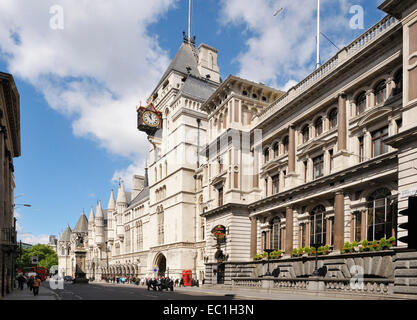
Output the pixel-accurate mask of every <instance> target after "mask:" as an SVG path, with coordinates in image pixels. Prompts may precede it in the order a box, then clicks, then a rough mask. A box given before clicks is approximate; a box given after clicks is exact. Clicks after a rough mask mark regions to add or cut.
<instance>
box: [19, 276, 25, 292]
mask: <svg viewBox="0 0 417 320" xmlns="http://www.w3.org/2000/svg"><path fill="white" fill-rule="evenodd" d="M17 282H18V283H19V289H20V290H23V285H24V283H25V282H26V279H25V277H24V276H23V275H22V274H20V275H19V276H18V277H17Z"/></svg>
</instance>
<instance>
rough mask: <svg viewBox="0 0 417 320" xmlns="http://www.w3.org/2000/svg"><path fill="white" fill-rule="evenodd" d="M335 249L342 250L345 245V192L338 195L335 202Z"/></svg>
mask: <svg viewBox="0 0 417 320" xmlns="http://www.w3.org/2000/svg"><path fill="white" fill-rule="evenodd" d="M334 212H335V215H334V248H335V250H340V249H342V248H343V245H344V236H345V235H344V233H345V230H344V221H345V196H344V194H343V192H338V193H336V197H335V201H334Z"/></svg>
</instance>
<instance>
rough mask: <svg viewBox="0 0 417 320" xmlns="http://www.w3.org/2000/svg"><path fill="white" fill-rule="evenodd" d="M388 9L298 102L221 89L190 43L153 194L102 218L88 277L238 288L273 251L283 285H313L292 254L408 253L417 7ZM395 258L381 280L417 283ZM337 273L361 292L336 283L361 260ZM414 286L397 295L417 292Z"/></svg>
mask: <svg viewBox="0 0 417 320" xmlns="http://www.w3.org/2000/svg"><path fill="white" fill-rule="evenodd" d="M379 8H380V9H381V10H384V11H385V12H386V13H387V14H388V15H387V16H386V17H385V18H383V19H382V20H381V21H379V22H378V23H377V24H376V25H375V26H373V27H372V28H370V29H369V30H367V31H366V32H365V33H364V34H363V35H361V36H360V37H358V38H357V39H355V40H354V41H353V42H352V43H351V44H349V45H348V46H346V47H345V48H343V49H342V50H340V51H339V52H338V53H337V54H336V55H335V56H334V57H332V58H331V59H330V60H329V61H327V62H326V63H325V64H323V65H322V66H321V67H320V68H318V69H317V70H316V71H314V72H313V73H312V74H310V75H309V76H308V77H306V78H305V79H304V80H302V81H301V82H300V83H298V84H297V85H295V86H294V87H292V88H291V89H290V90H288V92H281V91H279V90H276V89H273V88H270V87H267V86H265V85H264V84H260V83H254V82H252V81H249V80H246V79H241V78H239V77H236V76H232V75H231V76H229V77H228V78H227V79H226V80H224V81H223V80H221V79H220V70H219V68H218V65H217V55H218V52H217V50H216V49H214V48H212V47H210V46H207V45H205V44H202V45H200V46H199V48H196V47H195V44H194V43H193V41H191V39H184V43H183V44H182V46H181V48H180V50H179V51H178V53H177V55H176V57H175V58H174V60H173V61H172V63H171V65H170V67H169V68H168V70H167V72H166V73H165V74H164V75H163V77H162V79H161V81H160V83H159V84H158V86H157V87H156V89H155V91H154V92H153V93H152V95H151V100H152V101H153V103H154V105H155V107H156V108H157V109H158V110H159V111H160V112H161V113H162V114H163V129H162V130H160V132H158V134H156V135H155V136H152V137H151V136H150V137H149V141H150V165H149V180H147V179H144V180H147V182H148V183H145V184H144V185H143V184H142V180H141V179H142V178H140V177H135V178H134V179H135V180H134V185H135V188H134V190H132V194H131V195H128V194H127V193H126V192H125V191H124V189H123V186H122V185H121V187H120V188H119V191H118V196H117V201H115V200H114V197H113V195H112V196H111V197H110V201H109V205H108V208H107V209H106V210H102V209H101V204H99V206H98V207H97V210H96V215H95V216H94V212H93V211H92V212H91V215H90V224H89V228H88V237H89V241H88V250H89V252H90V260H89V261H90V262H89V263H90V264H89V265H90V268H91V267H92V266H94V268H93V269H91V270H92V271H90V274H93V275H97V274H103V273H107V274H108V273H110V274H135V275H145V276H146V275H154V274H157V273H161V274H167V273H168V270H169V275H173V276H179V275H180V274H181V271H182V270H184V269H190V270H192V271H193V274H194V277H196V278H198V279H200V280H202V279H205V280H206V283H208V284H215V283H224V282H225V283H229V284H232V283H233V279H232V278H233V275H235V276H239V275H246V276H248V275H251V276H256V274H258V275H260V274H262V273H260V271H259V268H258V267H256V266H255V265H256V263H254V262H251V261H252V259H253V257H254V256H255V255H256V254H257V253H262V252H263V251H264V250H265V249H276V250H281V251H282V253H283V255H284V259H289V260H285V261H284V260H283V262H282V263H281V265H282V264H283V265H282V267H283V268H284V267H285V268H287V270H288V272H287V273H285V272H283V273H282V274H281V277H285V274H287V275H291V276H293V277H301V276H304V277H309V276H311V274H312V270H311V268H310V266H309V267H303V265H304V263H305V261H304V262H303V264H298V265H295V264H294V263H295V262H294V261H292V260H291V253H292V251H293V249H294V248H304V247H307V246H311V245H313V244H317V243H321V244H323V245H325V244H327V245H328V246H329V247H330V249H331V250H332V251H333V255H338V254H339V253H340V250H341V249H342V248H343V246H344V244H345V242H353V241H358V242H360V241H362V240H368V241H374V240H380V239H381V238H386V239H389V238H391V237H395V238H396V239H397V241H396V243H395V248H397V249H401V248H406V243H403V242H402V241H401V240H400V239H402V238H403V237H404V236H406V235H407V232H408V230H406V229H404V228H402V226H403V223H404V222H407V217H406V216H403V215H401V214H399V212H401V210H403V209H405V208H406V207H407V199H408V196H409V195H413V194H416V193H417V172H416V168H417V166H416V163H417V155H416V154H417V152H416V139H415V136H416V134H417V102H416V101H417V89H416V88H417V68H416V54H417V27H416V26H417V4H416V3H415V1H411V0H410V1H398V0H389V1H385V2H384V3H383V4H381V6H380V7H379ZM103 217H104V218H103ZM92 221H94V223H92ZM103 221H104V222H103ZM216 226H221V227H224V230H225V231H226V234H225V238H223V239H222V241H219V240H217V239H215V238H214V237H213V235H212V234H211V231H212V230H213V229H214V228H215V227H216ZM103 230H104V231H103ZM103 249H104V250H103ZM106 249H107V251H109V252H108V255H107V254H106ZM393 255H394V254H391V253H390V254H383V257H382V256H381V254H377V255H375V266H379V265H381V263H380V262H381V261H382V260H380V259H379V258H381V259H385V260H386V261H388V260H389V261H390V266H391V269H390V270H385V269H384V270H383V271H381V270H382V269H381V268H380V267H376V269H375V270H373V269H372V268H371V269H369V268H368V269H369V270H371V271H369V272H370V274H369V276H373V277H375V276H380V277H385V278H386V279H385V280H386V281H387V283H388V282H389V283H391V282H392V281H394V280H393V279H394V277H395V276H396V275H398V276H400V275H401V274H409V275H411V274H413V275H414V276H415V277H416V278H417V271H416V269H415V268H414V267H412V266H413V265H414V264H412V263H411V264H410V263H408V264H407V263H403V262H404V259H405V260H406V259H412V258H413V257H414V256H415V253H413V252H411V253H410V252H402V253H399V256H396V257H394V258H392V256H393ZM354 258H355V257H352V259H354ZM360 258H362V257H358V258H357V259H358V261H359V262H360V261H362V260H360ZM366 258H367V259H366V261H368V262H367V263H368V267H369V264H370V263H372V261H373V260H372V259H373V255H372V254H371V255H370V256H369V257H366ZM334 259H336V258H331V259H330V260H331V261H330V262H329V263H328V265H329V266H332V268H334V270H335V271H334V272H333V273H332V274H334V275H335V277H339V276H341V275H343V276H344V277H346V279H347V278H349V274H348V273H346V272H337V271H336V270H339V271H340V270H342V269H343V270H345V269H346V268H347V265H348V264H349V263H351V260H349V261H350V262H348V260H346V261H345V260H344V259H342V258H341V259H339V260H338V262H337V263H336V262H335V261H334ZM370 259H371V260H370ZM396 259H397V260H398V261H402V262H401V263H396ZM107 260H108V262H107ZM385 260H384V261H385ZM352 261H353V260H352ZM369 261H371V262H369ZM359 262H358V263H359ZM323 263H324V262H323ZM335 265H337V266H335ZM97 266H100V268H99V269H97ZM403 267H407V268H409V269H410V268H411V269H413V268H414V269H413V270H411V269H410V270H405V271H404V270H400V269H401V268H403ZM257 268H258V269H257ZM285 268H284V269H285ZM294 268H295V269H294ZM297 268H298V269H297ZM300 268H302V269H303V270H304V271H302V272H301V271H300V272H298V271H297V272H298V273H297V272H296V271H294V270H299V269H300ZM329 268H330V267H329ZM397 269H398V270H397ZM154 270H157V271H156V272H154ZM310 271H311V272H310ZM378 272H379V273H378ZM381 274H382V275H383V276H381ZM388 278H389V279H388ZM346 279H345V280H346ZM345 280H343V281H345ZM343 281H342V282H343ZM395 281H397V280H395ZM404 281H405V280H404ZM404 281H403V280H401V281H400V280H399V281H398V282H396V283H395V285H396V288H397V289H396V290H397V292H401V290H402V289H401V288H405V289H404V291H410V290H411V291H413V290H414V291H415V288H414V289H413V288H412V289H410V288H409V284H410V283H414V282H415V281H414V282H413V281H411V282H410V281H409V280H407V281H408V282H407V281H405V282H404ZM401 283H402V284H401ZM404 283H405V284H404ZM403 284H404V285H403Z"/></svg>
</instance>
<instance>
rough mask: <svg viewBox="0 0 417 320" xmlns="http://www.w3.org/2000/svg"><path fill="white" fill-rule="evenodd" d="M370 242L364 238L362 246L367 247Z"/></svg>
mask: <svg viewBox="0 0 417 320" xmlns="http://www.w3.org/2000/svg"><path fill="white" fill-rule="evenodd" d="M368 244H369V242H368V240H363V241H362V247H364V248H366V247H367V246H368Z"/></svg>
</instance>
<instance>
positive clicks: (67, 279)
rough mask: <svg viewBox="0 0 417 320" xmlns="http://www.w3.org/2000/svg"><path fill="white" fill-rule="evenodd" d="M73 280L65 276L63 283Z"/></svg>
mask: <svg viewBox="0 0 417 320" xmlns="http://www.w3.org/2000/svg"><path fill="white" fill-rule="evenodd" d="M72 280H73V279H72V277H71V276H65V277H64V281H66V282H71V281H72Z"/></svg>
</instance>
